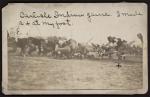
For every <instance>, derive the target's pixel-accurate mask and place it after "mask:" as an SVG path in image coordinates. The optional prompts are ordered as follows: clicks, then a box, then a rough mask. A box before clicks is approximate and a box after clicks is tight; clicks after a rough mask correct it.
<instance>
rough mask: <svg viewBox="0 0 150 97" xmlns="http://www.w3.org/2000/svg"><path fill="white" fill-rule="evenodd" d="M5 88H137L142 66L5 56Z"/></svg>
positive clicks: (106, 61) (107, 61) (86, 60)
mask: <svg viewBox="0 0 150 97" xmlns="http://www.w3.org/2000/svg"><path fill="white" fill-rule="evenodd" d="M8 60H9V61H8V83H9V84H8V89H10V90H11V89H13V90H15V89H16V90H17V89H23V90H24V89H43V90H44V89H139V88H142V63H140V62H123V63H121V65H122V67H120V68H118V67H117V66H116V65H117V64H116V63H115V62H114V61H111V60H88V59H83V60H80V59H66V60H60V59H51V58H48V57H21V56H13V55H9V57H8Z"/></svg>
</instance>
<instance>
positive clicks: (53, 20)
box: [19, 11, 143, 29]
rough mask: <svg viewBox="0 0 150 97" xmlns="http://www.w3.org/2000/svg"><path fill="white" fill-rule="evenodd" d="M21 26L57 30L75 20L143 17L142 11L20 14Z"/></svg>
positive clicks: (89, 20) (71, 23)
mask: <svg viewBox="0 0 150 97" xmlns="http://www.w3.org/2000/svg"><path fill="white" fill-rule="evenodd" d="M19 15H20V18H21V20H20V21H19V25H26V26H30V25H35V26H51V27H52V28H55V29H61V27H63V26H73V22H72V20H73V19H75V18H76V19H80V18H86V20H87V21H88V22H89V23H92V21H93V20H94V18H96V17H117V18H120V17H136V16H143V13H142V12H140V11H133V12H130V13H129V12H121V11H116V12H115V13H113V14H112V13H109V12H87V13H73V12H69V11H65V12H59V11H54V12H52V13H48V12H35V11H33V12H30V13H27V12H20V14H19Z"/></svg>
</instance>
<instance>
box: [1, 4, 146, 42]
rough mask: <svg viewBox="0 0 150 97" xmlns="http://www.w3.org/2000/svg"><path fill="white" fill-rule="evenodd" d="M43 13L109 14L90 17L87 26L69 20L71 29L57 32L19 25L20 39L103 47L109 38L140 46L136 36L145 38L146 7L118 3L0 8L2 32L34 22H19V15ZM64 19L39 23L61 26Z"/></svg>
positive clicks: (83, 21)
mask: <svg viewBox="0 0 150 97" xmlns="http://www.w3.org/2000/svg"><path fill="white" fill-rule="evenodd" d="M33 11H35V12H36V13H42V12H46V13H49V14H54V11H58V12H59V13H65V12H66V11H69V12H70V13H78V14H79V13H84V14H86V13H88V12H93V13H104V12H107V13H110V14H111V15H112V16H110V17H102V16H98V17H93V18H92V21H91V22H89V21H88V18H87V17H86V16H85V17H81V18H74V17H72V18H69V20H70V23H71V26H62V27H61V28H60V29H56V28H53V27H52V26H35V25H30V26H26V25H23V26H22V25H20V26H19V27H20V29H19V30H20V32H21V33H23V35H22V36H20V37H26V35H27V33H28V36H41V37H48V36H65V37H67V38H73V39H75V40H77V41H78V42H88V41H89V40H91V41H90V42H93V43H99V44H103V43H106V42H107V37H108V36H115V37H120V38H122V39H125V40H127V41H136V43H140V40H139V39H138V38H137V34H138V33H142V35H143V37H144V39H146V37H147V13H146V12H147V6H146V5H145V4H136V3H135V4H134V3H130V4H129V3H122V4H121V3H120V4H119V3H118V4H104V3H102V4H98V3H97V4H90V3H87V4H78V3H77V4H32V3H31V4H30V3H29V4H23V3H18V4H13V3H12V4H8V5H7V6H6V7H4V8H3V13H2V31H3V32H7V31H15V30H14V29H12V28H16V27H18V22H19V21H30V22H32V21H34V20H35V19H27V18H20V12H24V13H27V14H31V13H32V12H33ZM117 11H118V12H120V13H123V12H128V13H135V12H140V13H142V14H143V15H142V16H126V17H125V16H121V17H117ZM64 20H65V19H64V18H58V19H39V21H40V22H41V21H47V22H55V21H58V22H62V21H64Z"/></svg>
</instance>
